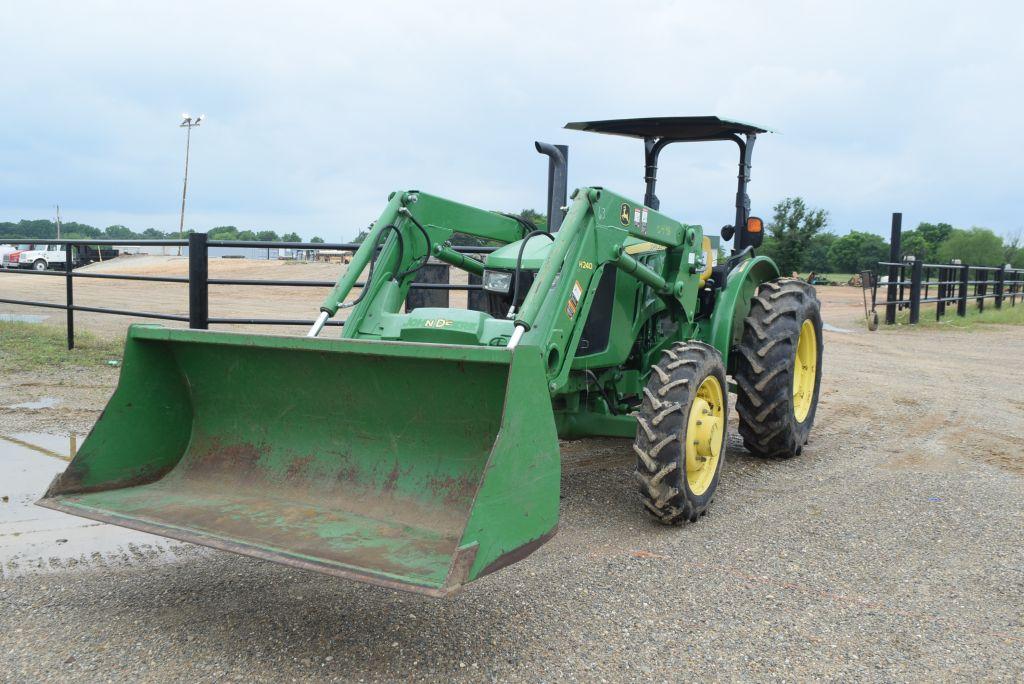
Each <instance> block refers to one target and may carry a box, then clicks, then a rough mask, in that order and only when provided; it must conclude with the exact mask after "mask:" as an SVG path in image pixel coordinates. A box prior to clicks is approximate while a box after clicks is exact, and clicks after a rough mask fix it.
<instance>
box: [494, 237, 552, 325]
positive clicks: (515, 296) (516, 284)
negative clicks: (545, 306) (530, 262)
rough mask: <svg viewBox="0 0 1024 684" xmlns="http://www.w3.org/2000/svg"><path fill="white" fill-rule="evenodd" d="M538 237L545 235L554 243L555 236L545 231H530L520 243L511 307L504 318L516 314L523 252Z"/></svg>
mask: <svg viewBox="0 0 1024 684" xmlns="http://www.w3.org/2000/svg"><path fill="white" fill-rule="evenodd" d="M538 235H547V236H548V238H550V239H551V241H552V242H554V241H555V236H554V235H552V234H551V233H549V232H548V231H546V230H534V231H531V232H529V233H527V234H526V237H524V238H523V241H522V243H520V245H519V255H518V256H517V257H516V269H515V271H514V272H513V275H512V281H513V282H512V306H511V307H509V310H508V315H507V316H506V318H512V317H513V316H514V315H515V313H516V302H517V301H519V281H520V279H521V278H520V276H522V273H523V252H524V251H525V250H526V243H527V242H529V241H530V239H531V238H535V237H537V236H538Z"/></svg>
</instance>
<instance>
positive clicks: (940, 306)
mask: <svg viewBox="0 0 1024 684" xmlns="http://www.w3.org/2000/svg"><path fill="white" fill-rule="evenodd" d="M937 270H938V272H939V284H938V285H937V286H936V288H937V289H938V299H939V301H937V302H936V303H935V320H936V321H941V320H942V317H943V316H945V315H946V289H947V288H946V267H945V266H939V267H938V269H937Z"/></svg>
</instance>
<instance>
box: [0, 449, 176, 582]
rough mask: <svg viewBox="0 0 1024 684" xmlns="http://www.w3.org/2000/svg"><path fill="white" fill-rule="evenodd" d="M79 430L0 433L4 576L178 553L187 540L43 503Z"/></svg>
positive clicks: (0, 542) (0, 533)
mask: <svg viewBox="0 0 1024 684" xmlns="http://www.w3.org/2000/svg"><path fill="white" fill-rule="evenodd" d="M80 439H84V437H79V436H78V435H74V434H72V435H49V434H42V433H13V434H0V577H5V578H6V577H14V576H17V575H23V574H29V573H37V572H54V571H60V570H67V569H71V568H88V567H97V566H98V567H103V566H114V565H131V564H134V563H138V562H142V561H147V560H152V559H156V558H167V559H170V558H173V557H174V549H175V548H178V547H181V546H182V544H180V543H179V542H174V541H171V540H168V539H164V538H163V537H157V536H154V535H151V534H145V533H144V532H136V531H134V530H127V529H124V528H122V527H117V526H116V525H106V524H104V523H99V522H96V521H94V520H86V519H85V518H78V517H75V516H73V515H67V514H66V513H60V512H58V511H51V510H49V509H46V508H40V507H39V506H36V505H35V502H36V501H37V500H38V499H39V498H40V497H41V496H42V495H43V492H45V491H46V488H47V487H48V486H49V485H50V482H51V481H52V480H53V478H54V477H55V476H56V475H57V474H58V473H60V472H62V471H63V470H64V468H66V467H67V462H68V461H70V460H71V457H72V456H74V454H75V452H76V451H77V449H78V443H79V441H80Z"/></svg>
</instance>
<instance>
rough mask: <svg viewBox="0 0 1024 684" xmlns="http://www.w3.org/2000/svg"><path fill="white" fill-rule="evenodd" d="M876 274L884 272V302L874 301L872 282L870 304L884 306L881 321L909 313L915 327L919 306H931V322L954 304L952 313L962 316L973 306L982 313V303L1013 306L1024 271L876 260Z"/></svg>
mask: <svg viewBox="0 0 1024 684" xmlns="http://www.w3.org/2000/svg"><path fill="white" fill-rule="evenodd" d="M878 266H879V271H880V272H882V271H886V270H887V271H888V282H887V283H884V284H885V286H886V291H885V301H882V302H876V301H874V300H875V299H876V292H877V287H878V286H879V285H882V284H883V283H880V282H876V285H875V291H874V292H873V293H872V300H873V304H874V305H877V306H884V307H885V322H886V324H888V325H893V324H894V323H896V312H897V311H902V310H904V309H906V310H908V311H909V314H908V322H909V323H911V324H916V323H917V322H918V321H920V318H921V305H922V304H934V305H935V320H941V319H942V317H943V316H945V315H946V307H947V305H950V306H951V305H954V304H955V305H956V314H957V315H958V316H966V315H967V309H968V305H969V304H970V303H971V302H974V303H975V306H977V309H978V311H984V310H985V302H986V300H990V302H991V304H992V305H993V306H994V307H995V308H996V309H1001V308H1002V307H1003V304H1004V303H1006V302H1009V304H1010V306H1016V305H1017V300H1018V299H1019V300H1021V301H1022V302H1024V269H1020V268H1011V267H1010V266H1009V265H1006V266H998V267H996V266H970V265H968V264H960V263H955V262H954V263H949V264H928V263H924V262H922V261H919V260H915V259H907V260H905V261H900V262H896V261H880V262H878Z"/></svg>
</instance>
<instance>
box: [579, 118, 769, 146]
mask: <svg viewBox="0 0 1024 684" xmlns="http://www.w3.org/2000/svg"><path fill="white" fill-rule="evenodd" d="M565 127H566V128H570V129H572V130H576V131H590V132H592V133H607V134H610V135H624V136H627V137H630V138H666V139H671V140H680V141H685V140H728V139H729V138H730V137H731V136H732V135H735V134H737V133H742V134H749V133H755V134H756V133H771V132H772V131H771V130H769V129H767V128H761V127H760V126H755V125H753V124H749V123H744V122H742V121H732V120H731V119H722V118H720V117H717V116H656V117H650V118H645V119H608V120H606V121H574V122H572V123H567V124H566V125H565Z"/></svg>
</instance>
